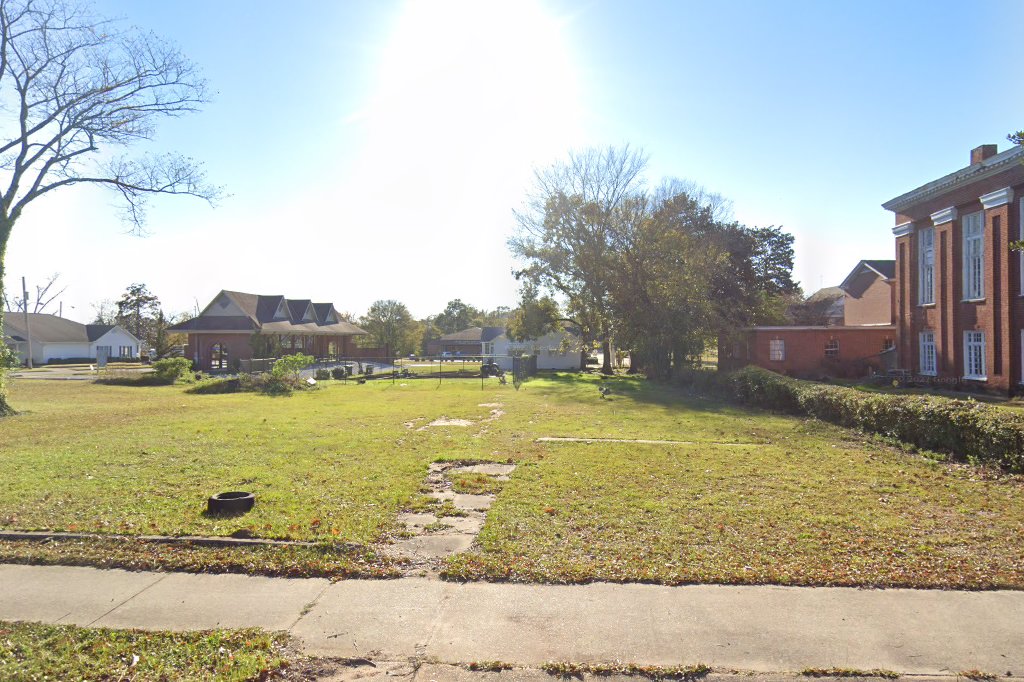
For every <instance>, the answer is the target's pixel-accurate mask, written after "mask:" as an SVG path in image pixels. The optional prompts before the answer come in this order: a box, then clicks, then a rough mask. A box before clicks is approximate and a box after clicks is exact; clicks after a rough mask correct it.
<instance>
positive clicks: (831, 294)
mask: <svg viewBox="0 0 1024 682" xmlns="http://www.w3.org/2000/svg"><path fill="white" fill-rule="evenodd" d="M845 296H846V294H845V293H843V290H842V289H841V288H839V287H825V288H824V289H818V290H817V291H815V292H814V293H813V294H811V295H810V296H808V297H807V298H806V299H804V300H806V301H807V302H808V303H818V302H819V301H833V300H835V299H842V298H844V297H845Z"/></svg>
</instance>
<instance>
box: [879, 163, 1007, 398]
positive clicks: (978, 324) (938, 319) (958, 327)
mask: <svg viewBox="0 0 1024 682" xmlns="http://www.w3.org/2000/svg"><path fill="white" fill-rule="evenodd" d="M1005 187H1010V188H1012V190H1013V199H1012V201H1010V202H1009V203H1008V204H1003V205H1001V206H995V207H992V208H989V209H984V208H983V206H982V204H981V202H980V200H979V197H981V196H983V195H985V194H988V193H990V192H994V191H996V190H1000V189H1003V188H1005ZM1021 196H1024V166H1018V167H1015V168H1013V169H1011V170H1009V171H1006V172H1004V173H1001V174H999V175H997V176H995V177H993V178H989V179H988V180H985V181H981V182H977V183H974V184H972V185H969V186H967V187H961V188H958V189H956V190H955V191H952V192H947V193H946V194H942V195H939V196H937V197H933V198H931V199H929V200H927V201H924V202H922V203H921V204H919V205H917V206H914V207H913V210H908V211H907V213H906V214H903V215H897V217H896V222H897V224H901V223H905V222H908V221H912V222H913V229H912V231H911V233H910V234H908V235H906V236H903V237H899V238H897V239H896V285H895V292H894V293H895V296H894V298H895V311H896V320H897V324H898V326H899V332H898V334H899V344H898V347H899V353H900V366H901V367H903V368H905V369H909V370H911V371H914V372H917V371H919V369H920V367H921V364H920V357H919V344H918V339H919V334H920V333H921V332H922V331H932V332H934V334H935V345H936V364H937V373H938V376H940V377H947V378H960V377H963V375H964V374H965V368H964V332H966V331H971V330H977V331H983V332H984V333H985V370H986V376H987V380H986V381H984V382H979V383H981V384H982V385H983V386H984V387H985V388H989V389H994V390H998V391H1000V392H1013V391H1014V390H1015V389H1016V387H1017V385H1018V384H1019V383H1021V371H1022V368H1021V328H1022V327H1024V301H1022V299H1021V287H1020V256H1019V255H1018V254H1017V253H1015V252H1011V251H1010V249H1009V242H1011V241H1013V240H1016V239H1019V238H1020V234H1019V230H1020V220H1021V216H1020V210H1021V209H1020V206H1021V204H1020V197H1021ZM950 207H954V208H955V209H956V217H955V219H953V220H951V221H947V222H944V223H942V224H940V225H934V227H935V303H934V304H932V305H925V306H922V305H919V304H918V267H917V266H918V263H917V260H918V257H917V254H918V239H919V234H920V230H922V229H924V228H928V227H932V226H933V222H932V219H931V215H932V213H935V212H938V211H941V210H943V209H946V208H950ZM977 211H983V216H984V220H983V225H984V230H983V234H984V277H983V279H984V289H985V291H984V298H983V299H982V300H978V301H964V300H963V298H964V290H963V253H962V252H963V217H964V216H966V215H968V214H971V213H974V212H977Z"/></svg>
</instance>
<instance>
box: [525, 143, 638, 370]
mask: <svg viewBox="0 0 1024 682" xmlns="http://www.w3.org/2000/svg"><path fill="white" fill-rule="evenodd" d="M646 166H647V156H646V154H644V153H643V152H642V151H640V150H636V149H632V148H630V147H629V146H628V145H626V146H624V147H621V148H620V147H607V148H590V149H585V150H583V151H575V152H572V153H570V154H569V159H568V161H565V162H559V163H556V164H554V165H552V166H550V167H549V168H546V169H543V170H539V171H537V172H536V173H535V174H534V185H533V189H532V191H531V193H530V194H529V195H528V196H527V200H526V206H525V207H524V208H523V209H522V210H521V211H517V212H516V214H515V215H516V220H517V222H518V223H519V229H518V231H517V233H516V234H515V235H514V236H513V237H512V239H510V240H509V247H510V249H511V250H512V253H513V254H514V255H515V256H517V257H519V258H520V259H521V260H523V261H524V263H525V267H524V268H523V269H522V270H519V271H517V272H516V273H515V275H516V278H517V279H525V280H526V281H529V282H532V283H533V284H535V285H537V286H538V287H540V288H542V289H545V290H548V291H552V292H555V293H556V294H558V295H559V296H561V297H562V298H563V299H564V301H565V308H566V311H567V313H568V315H569V318H571V320H572V321H573V322H574V323H575V324H576V325H577V326H578V327H579V328H580V330H581V331H582V333H583V337H584V341H585V342H587V343H589V342H591V341H595V340H597V341H600V342H601V345H602V350H603V352H604V366H603V368H602V369H603V371H605V372H608V373H610V372H611V371H612V366H611V338H612V334H613V333H614V324H613V322H614V321H613V318H612V315H611V309H610V305H609V300H608V293H609V288H610V286H611V283H610V282H609V274H610V270H611V269H610V267H609V260H610V259H611V258H612V257H613V255H614V252H613V246H612V243H611V241H612V234H613V231H612V222H613V221H614V220H616V219H618V218H619V217H621V216H619V215H618V214H619V213H620V208H621V207H622V205H623V203H624V202H626V201H627V200H628V199H629V198H630V197H632V196H634V195H636V194H638V193H641V192H642V191H643V187H644V179H643V172H644V170H645V168H646Z"/></svg>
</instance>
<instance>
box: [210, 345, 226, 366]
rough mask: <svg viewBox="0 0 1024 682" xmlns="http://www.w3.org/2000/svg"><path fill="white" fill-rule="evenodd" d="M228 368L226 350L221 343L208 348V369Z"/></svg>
mask: <svg viewBox="0 0 1024 682" xmlns="http://www.w3.org/2000/svg"><path fill="white" fill-rule="evenodd" d="M227 368H228V349H227V348H225V347H224V344H222V343H215V344H213V345H212V346H211V347H210V369H227Z"/></svg>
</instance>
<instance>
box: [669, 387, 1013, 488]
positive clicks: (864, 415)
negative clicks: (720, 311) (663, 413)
mask: <svg viewBox="0 0 1024 682" xmlns="http://www.w3.org/2000/svg"><path fill="white" fill-rule="evenodd" d="M681 380H682V382H683V383H685V384H687V385H690V386H693V387H695V388H698V389H699V390H701V391H703V392H710V393H715V394H718V395H721V396H724V397H727V398H732V399H735V400H738V401H740V402H743V403H746V404H748V405H756V406H758V407H763V408H767V409H771V410H778V411H782V412H788V413H790V414H801V415H807V416H811V417H816V418H817V419H821V420H822V421H828V422H832V423H834V424H839V425H841V426H847V427H852V428H858V429H862V430H864V431H868V432H872V433H878V434H882V435H884V436H890V437H893V438H897V439H899V440H901V441H903V442H906V443H910V444H912V445H916V446H918V447H921V448H925V449H928V450H935V451H937V452H945V453H949V454H951V455H952V456H953V457H954V458H958V459H967V460H969V461H972V462H979V463H992V464H996V465H998V466H1000V467H1002V468H1003V469H1006V470H1007V471H1011V472H1015V473H1024V416H1022V415H1019V414H1015V413H1011V412H1009V411H1007V410H1004V409H1001V408H999V407H995V406H992V405H986V404H984V403H979V402H977V401H975V400H970V399H968V400H959V399H953V398H944V397H940V396H927V395H894V394H886V393H877V394H870V393H863V392H861V391H858V390H855V389H852V388H844V387H841V386H828V385H823V384H816V383H813V382H809V381H801V380H799V379H791V378H789V377H784V376H781V375H779V374H776V373H775V372H770V371H768V370H766V369H761V368H759V367H746V368H744V369H741V370H738V371H736V372H732V373H729V374H722V373H717V372H707V371H705V372H699V371H698V372H690V373H688V374H686V375H684V376H683V377H681Z"/></svg>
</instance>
